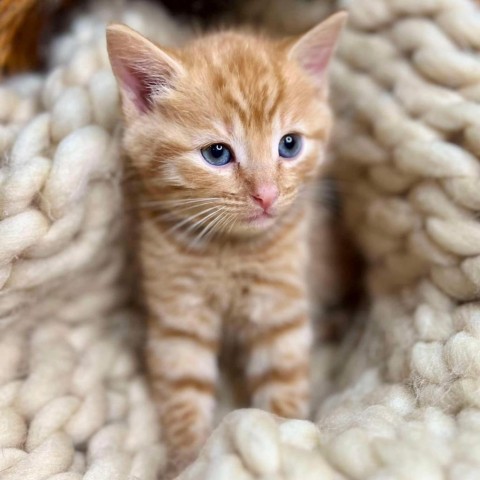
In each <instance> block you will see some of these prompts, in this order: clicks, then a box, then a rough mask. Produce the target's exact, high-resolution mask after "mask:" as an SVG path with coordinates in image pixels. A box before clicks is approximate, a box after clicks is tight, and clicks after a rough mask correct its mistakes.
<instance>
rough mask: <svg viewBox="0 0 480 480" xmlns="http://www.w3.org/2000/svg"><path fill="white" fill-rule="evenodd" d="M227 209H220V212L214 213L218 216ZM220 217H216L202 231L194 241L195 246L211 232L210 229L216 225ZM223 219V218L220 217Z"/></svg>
mask: <svg viewBox="0 0 480 480" xmlns="http://www.w3.org/2000/svg"><path fill="white" fill-rule="evenodd" d="M224 209H225V207H220V209H219V210H217V211H215V212H214V213H215V214H216V215H219V214H220V213H221V212H222V211H223V210H224ZM218 218H219V217H214V218H213V220H212V221H210V222H208V223H207V224H206V225H205V226H204V227H203V228H202V230H201V231H200V233H199V234H198V235H197V236H196V237H195V239H194V241H193V245H195V244H196V243H197V242H199V241H200V240H201V239H202V238H203V236H204V235H205V234H206V233H207V232H208V231H209V229H210V228H211V227H212V224H214V223H215V222H216V220H218ZM220 218H221V217H220Z"/></svg>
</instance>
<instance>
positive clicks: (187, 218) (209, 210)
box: [166, 206, 221, 234]
mask: <svg viewBox="0 0 480 480" xmlns="http://www.w3.org/2000/svg"><path fill="white" fill-rule="evenodd" d="M218 208H221V207H218V206H213V207H210V208H207V209H206V210H202V211H201V212H198V213H196V214H195V215H191V216H190V217H186V218H184V219H183V220H181V221H180V222H178V223H176V224H175V225H173V227H171V228H169V229H168V230H167V232H166V233H167V234H168V233H173V232H174V231H176V230H178V229H179V228H182V227H183V226H184V225H186V224H188V223H190V222H191V221H192V220H193V219H194V218H197V217H199V216H201V215H205V214H206V213H208V212H211V211H212V210H215V209H218ZM213 213H215V211H214V212H213Z"/></svg>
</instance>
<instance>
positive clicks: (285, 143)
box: [278, 133, 302, 158]
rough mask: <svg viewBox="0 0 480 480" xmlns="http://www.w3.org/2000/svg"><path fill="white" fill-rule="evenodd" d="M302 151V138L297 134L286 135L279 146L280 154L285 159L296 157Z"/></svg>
mask: <svg viewBox="0 0 480 480" xmlns="http://www.w3.org/2000/svg"><path fill="white" fill-rule="evenodd" d="M301 149H302V137H301V136H300V135H297V134H296V133H288V134H287V135H284V136H283V137H282V139H281V140H280V143H279V144H278V153H279V155H280V156H281V157H283V158H293V157H296V156H297V155H298V154H299V153H300V150H301Z"/></svg>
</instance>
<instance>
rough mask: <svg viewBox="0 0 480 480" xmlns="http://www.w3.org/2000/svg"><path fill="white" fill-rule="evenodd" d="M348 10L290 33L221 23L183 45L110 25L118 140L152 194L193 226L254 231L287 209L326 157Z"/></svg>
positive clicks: (301, 195)
mask: <svg viewBox="0 0 480 480" xmlns="http://www.w3.org/2000/svg"><path fill="white" fill-rule="evenodd" d="M345 17H346V14H345V13H338V14H336V15H334V16H332V17H330V18H329V19H327V20H326V21H325V22H323V23H321V24H320V25H318V26H317V27H316V28H314V29H313V30H311V31H310V32H308V33H307V34H305V35H303V36H301V37H299V38H294V39H286V40H282V41H278V40H272V39H267V38H263V37H257V36H252V35H247V34H242V33H233V32H225V33H217V34H212V35H208V36H205V37H202V38H199V39H198V40H195V41H193V42H191V43H190V44H188V45H187V46H186V47H184V48H182V49H171V48H168V49H167V48H160V47H158V46H156V45H154V44H153V43H151V42H150V41H148V40H147V39H145V38H144V37H142V36H141V35H140V34H138V33H136V32H134V31H133V30H131V29H130V28H128V27H125V26H122V25H112V26H110V27H109V28H108V31H107V40H108V51H109V55H110V61H111V64H112V68H113V71H114V74H115V76H116V78H117V81H118V84H119V87H120V92H121V98H122V108H123V113H124V121H125V137H124V144H125V148H126V150H127V153H128V154H129V156H130V159H131V163H132V166H133V167H134V168H135V170H136V171H137V173H138V176H139V177H140V179H141V183H142V185H143V189H144V191H145V192H146V194H147V195H146V196H147V197H148V198H149V200H152V203H151V205H152V206H153V207H158V208H159V209H160V210H163V211H165V210H166V211H168V213H169V215H170V219H172V218H173V219H174V221H177V223H181V225H182V226H183V227H185V228H187V229H189V231H190V232H196V234H198V233H199V232H203V234H206V233H207V232H216V233H220V232H223V233H224V234H227V232H228V234H233V235H235V234H243V235H245V234H258V233H259V232H262V231H264V230H265V229H267V228H269V227H271V226H272V225H274V224H275V223H276V222H278V221H279V220H280V219H282V218H286V216H287V215H289V214H290V215H294V214H295V211H296V207H297V206H298V205H300V204H301V202H302V199H303V198H304V197H305V195H304V192H305V191H306V189H307V187H308V186H309V184H310V183H311V182H312V181H313V180H314V179H315V178H316V177H317V176H318V173H319V170H320V169H321V166H322V164H323V162H324V160H325V147H326V142H327V140H328V136H329V132H330V127H331V117H330V110H329V107H328V102H327V88H328V85H327V83H328V82H327V69H328V65H329V62H330V59H331V56H332V53H333V51H334V48H335V44H336V42H337V39H338V36H339V33H340V31H341V29H342V26H343V24H344V22H345Z"/></svg>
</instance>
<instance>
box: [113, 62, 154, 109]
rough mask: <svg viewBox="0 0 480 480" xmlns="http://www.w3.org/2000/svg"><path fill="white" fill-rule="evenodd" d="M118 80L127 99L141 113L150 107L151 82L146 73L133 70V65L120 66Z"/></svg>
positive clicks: (152, 86)
mask: <svg viewBox="0 0 480 480" xmlns="http://www.w3.org/2000/svg"><path fill="white" fill-rule="evenodd" d="M120 72H121V73H120V78H121V82H122V84H123V87H124V89H125V91H126V92H125V93H126V94H127V95H128V98H129V99H130V100H131V102H132V103H133V104H134V106H135V108H137V110H139V111H140V112H141V113H145V112H147V111H148V110H150V108H151V106H152V94H153V88H154V85H153V82H152V80H151V79H150V78H149V77H148V74H146V72H143V71H141V70H140V69H135V65H122V66H121V67H120Z"/></svg>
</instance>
